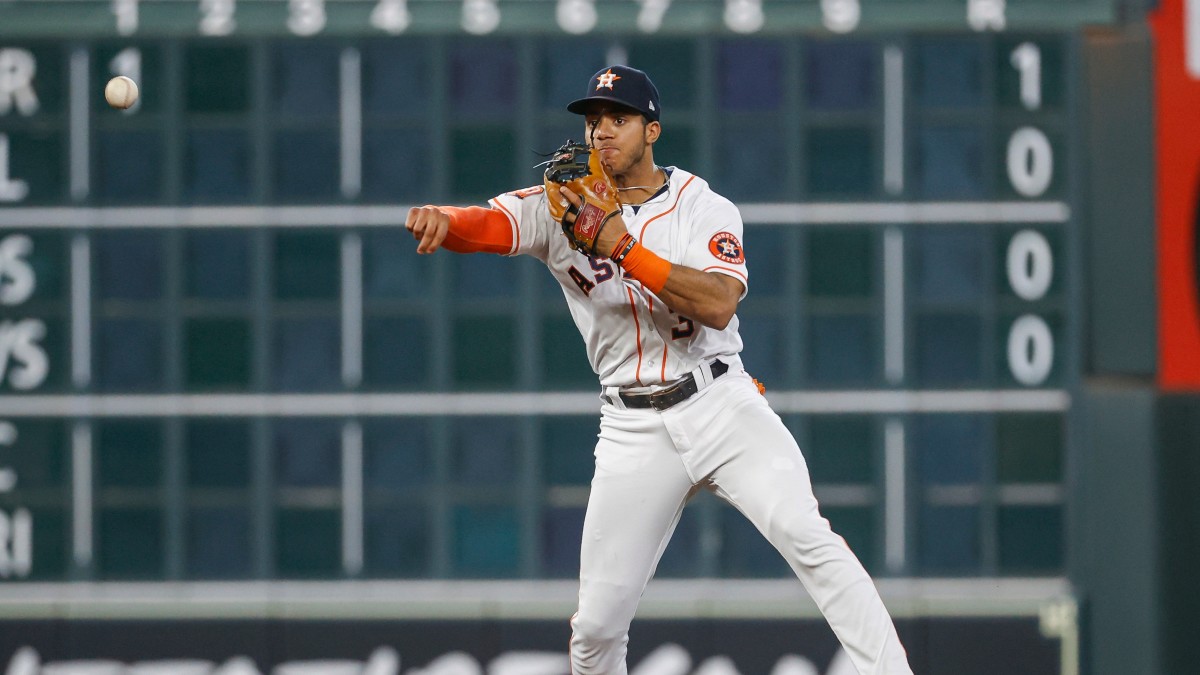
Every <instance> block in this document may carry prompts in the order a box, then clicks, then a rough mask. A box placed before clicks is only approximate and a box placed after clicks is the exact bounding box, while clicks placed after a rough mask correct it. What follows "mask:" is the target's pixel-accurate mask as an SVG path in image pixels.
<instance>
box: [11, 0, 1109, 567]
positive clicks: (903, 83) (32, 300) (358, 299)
mask: <svg viewBox="0 0 1200 675" xmlns="http://www.w3.org/2000/svg"><path fill="white" fill-rule="evenodd" d="M1112 5H1113V3H1111V2H1103V1H1099V0H1072V1H1065V0H1064V1H1059V2H1049V1H1036V0H1029V1H1025V2H1022V1H1020V0H1008V2H1004V1H1003V0H967V2H962V1H961V0H957V1H955V2H949V1H945V2H943V1H939V0H912V1H911V2H904V1H887V2H885V1H883V0H879V1H876V2H873V1H872V0H861V2H860V1H859V0H822V1H820V2H817V1H816V0H813V1H812V2H782V1H772V0H762V1H759V0H727V1H721V2H718V1H716V0H693V1H691V2H689V1H685V0H677V1H676V2H670V1H668V0H640V1H638V2H634V1H623V0H612V1H606V0H597V1H595V2H592V1H590V0H559V1H558V2H552V1H549V0H527V1H520V0H511V1H509V0H499V1H497V0H465V1H464V2H457V1H454V2H452V1H450V0H447V1H445V2H429V1H426V2H422V1H419V0H412V1H409V2H405V1H404V0H371V1H369V2H368V1H366V0H362V1H359V0H346V1H344V2H334V1H332V0H331V1H329V2H321V1H319V0H292V1H284V0H278V1H275V2H265V1H263V2H253V1H247V0H240V1H237V2H235V0H200V1H199V2H182V1H179V2H163V1H156V0H141V1H138V0H114V1H112V2H109V1H105V2H99V1H97V2H86V1H82V2H58V1H56V0H46V1H43V2H27V1H20V0H18V1H17V2H0V579H3V580H8V581H16V580H39V579H40V580H76V579H98V580H105V579H132V580H139V581H161V580H179V579H213V578H219V579H264V578H265V579H274V578H326V579H330V578H332V579H338V578H356V577H369V578H478V577H485V578H497V577H499V578H505V577H522V578H555V577H562V578H570V577H573V576H574V575H575V574H576V570H577V564H578V536H579V534H578V532H579V529H580V525H581V522H582V513H583V507H584V505H585V504H586V498H587V484H588V481H589V479H590V475H591V474H590V471H591V448H592V446H593V443H594V436H595V433H596V427H597V421H596V420H597V412H598V410H599V400H598V397H597V392H596V384H595V376H594V374H593V373H591V372H590V370H589V369H588V367H587V361H586V359H585V356H584V352H583V348H582V343H581V341H580V340H579V338H578V336H577V334H576V333H575V328H574V326H573V324H572V322H571V319H570V315H569V313H568V311H567V308H566V306H565V303H563V301H562V298H561V291H560V290H559V289H558V288H557V286H556V285H555V284H554V282H553V280H552V279H551V278H550V276H549V275H548V274H546V272H545V270H544V269H541V268H540V266H539V265H538V264H537V263H536V262H535V261H531V260H526V259H513V260H510V259H503V258H499V257H495V256H482V255H472V256H454V255H436V256H430V257H421V256H417V255H416V254H415V252H414V250H413V248H414V246H413V244H412V242H411V239H410V238H409V237H408V236H407V235H406V234H405V232H404V230H403V222H404V218H405V216H406V214H407V210H408V207H409V206H410V205H413V204H423V203H431V202H432V203H457V204H469V203H479V202H481V201H482V200H484V199H486V198H487V197H489V196H491V195H494V194H497V193H499V192H503V191H507V190H510V189H514V188H518V187H522V186H524V185H530V184H534V183H537V182H539V181H540V178H539V174H538V173H537V170H536V169H534V168H533V167H534V165H535V164H537V163H538V162H539V161H540V159H539V156H538V154H537V153H538V152H546V151H547V150H550V149H553V148H554V147H557V146H558V145H559V144H560V143H561V142H562V141H563V140H564V139H566V138H567V137H569V136H572V135H575V134H578V133H579V132H580V131H581V129H580V127H579V124H580V122H579V120H578V119H577V118H575V117H574V116H572V115H570V114H568V113H566V112H565V111H564V110H563V106H564V104H565V102H566V101H569V100H571V99H573V98H576V97H577V96H578V95H579V93H580V92H581V91H582V87H583V83H585V82H586V81H587V78H588V77H589V76H590V75H591V73H593V72H594V71H595V70H596V69H597V68H599V67H601V66H603V65H605V64H606V63H612V62H617V61H622V62H627V63H629V64H631V65H634V66H636V67H640V68H643V69H645V70H647V71H648V72H649V73H650V74H651V76H652V77H653V78H654V79H655V81H656V83H658V84H659V86H660V89H661V91H662V100H663V105H664V107H665V109H664V112H663V123H664V133H663V136H662V139H661V141H660V143H659V144H658V145H657V146H656V149H655V158H656V160H657V161H659V162H660V163H662V164H666V165H678V166H680V167H683V168H686V169H689V170H692V171H695V172H696V173H698V174H700V175H701V176H703V177H705V178H706V179H708V180H709V181H710V182H711V183H712V185H713V186H714V188H715V189H716V190H717V191H718V192H720V193H722V194H725V195H726V196H728V197H730V198H731V199H733V200H734V201H735V202H736V203H737V204H738V206H739V208H740V209H741V212H742V215H743V217H744V220H745V221H746V250H747V257H748V260H749V264H750V265H751V267H752V268H753V270H754V278H753V282H752V283H751V287H750V293H749V296H748V297H747V298H746V299H745V301H743V303H742V304H741V306H740V308H739V312H738V315H739V317H740V319H741V324H742V334H743V337H744V340H745V343H746V351H745V352H744V360H745V362H746V364H747V368H748V370H749V371H750V372H751V374H753V375H755V376H756V377H757V378H758V379H760V380H762V381H764V382H765V384H766V386H767V388H768V396H769V397H770V399H771V401H772V404H773V405H774V407H775V408H776V410H777V411H779V412H780V414H781V415H782V416H783V417H784V418H785V421H786V422H787V423H788V425H789V426H790V427H791V428H792V429H793V431H794V432H795V434H796V436H797V439H798V440H799V442H800V444H801V447H802V448H803V449H804V450H805V453H806V457H807V458H808V461H809V464H810V468H811V470H812V473H813V478H814V481H815V483H816V492H817V496H818V498H819V499H821V501H822V504H823V507H824V511H825V512H826V513H827V515H828V516H829V518H830V519H831V520H832V521H833V524H834V527H835V529H837V530H838V531H839V532H842V533H843V534H844V535H845V536H846V538H847V539H848V540H849V542H850V543H851V545H852V547H853V548H854V549H855V551H856V552H857V553H858V554H859V556H860V557H861V558H862V559H863V560H864V563H865V564H866V565H867V566H868V568H869V569H871V571H872V572H873V573H874V574H877V575H883V576H902V577H908V576H945V575H953V576H967V577H994V576H998V575H1000V576H1045V577H1061V576H1062V575H1063V574H1064V568H1065V560H1066V555H1067V552H1066V541H1067V536H1066V519H1067V514H1066V504H1067V501H1068V499H1067V494H1066V490H1067V483H1068V481H1067V476H1066V469H1065V467H1066V465H1067V463H1068V456H1069V449H1070V447H1071V444H1070V443H1069V442H1068V441H1069V436H1068V433H1067V429H1068V427H1069V420H1070V414H1071V400H1072V392H1074V391H1076V390H1077V387H1078V380H1079V372H1080V365H1079V355H1078V353H1077V350H1078V345H1079V343H1080V340H1079V332H1080V321H1081V319H1080V317H1079V316H1078V314H1077V312H1078V309H1077V308H1079V307H1081V305H1082V303H1081V301H1080V294H1081V289H1080V279H1081V273H1080V270H1079V250H1080V243H1079V241H1080V228H1081V223H1080V221H1079V216H1078V213H1079V212H1080V209H1079V203H1080V200H1081V194H1082V177H1081V172H1079V171H1078V165H1079V163H1080V162H1081V159H1082V153H1081V151H1080V147H1081V142H1082V141H1081V132H1080V130H1079V125H1078V124H1077V123H1076V121H1075V120H1076V118H1077V116H1078V113H1079V107H1080V103H1079V100H1080V96H1079V92H1078V91H1077V86H1078V85H1077V82H1079V80H1080V78H1079V77H1078V70H1079V53H1080V29H1081V26H1082V25H1083V24H1084V23H1088V22H1104V21H1109V20H1111V18H1112V14H1113V6H1112ZM118 74H121V75H127V76H129V77H131V78H133V79H134V80H135V81H137V82H138V84H139V86H140V87H141V90H142V99H141V100H140V101H139V103H138V104H137V105H136V106H135V107H133V108H132V109H130V110H128V111H118V110H113V109H110V108H108V107H107V106H105V105H103V98H102V96H101V92H102V89H103V84H104V82H105V81H107V79H108V78H109V77H112V76H113V75H118ZM759 539H760V538H759V537H758V535H757V533H755V532H754V531H753V528H752V527H751V526H749V524H747V523H745V522H743V520H742V519H741V518H740V516H739V515H738V514H737V513H736V512H734V511H733V510H732V509H729V508H727V507H725V506H724V505H722V504H721V503H719V502H717V501H716V500H715V499H710V498H707V497H704V498H700V499H698V500H697V501H696V502H695V503H694V504H693V505H692V506H690V507H689V508H688V509H687V510H686V513H685V516H684V518H683V521H682V522H681V524H680V526H679V532H678V535H677V536H676V537H675V541H674V543H673V544H672V545H671V547H670V548H669V549H668V551H667V553H666V555H665V557H664V559H663V563H662V565H661V566H660V575H663V576H668V577H711V576H725V577H775V576H787V575H789V574H790V571H789V570H788V569H787V568H786V566H785V565H784V564H783V562H782V561H781V560H777V558H778V556H777V555H776V554H775V553H774V552H773V551H772V550H770V549H769V547H768V545H767V544H766V543H765V542H761V541H760V540H759Z"/></svg>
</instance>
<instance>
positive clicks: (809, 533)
mask: <svg viewBox="0 0 1200 675" xmlns="http://www.w3.org/2000/svg"><path fill="white" fill-rule="evenodd" d="M772 529H773V530H774V533H775V534H774V537H773V539H774V540H775V541H774V542H773V543H774V544H775V545H776V547H778V548H779V549H780V550H781V551H787V550H792V551H795V553H796V555H797V556H798V557H799V558H800V561H801V562H802V563H803V564H804V565H805V566H808V567H813V566H817V565H820V564H821V563H823V562H825V561H827V560H830V559H837V558H841V557H843V556H844V555H845V550H846V548H847V546H846V541H845V540H844V539H842V538H841V537H840V536H839V535H838V534H837V533H835V532H834V531H833V530H832V529H831V528H830V526H829V521H828V520H825V519H824V518H822V517H820V516H818V515H809V514H804V515H795V516H791V517H788V518H784V519H781V520H780V521H778V522H777V523H775V526H774V527H773V528H772Z"/></svg>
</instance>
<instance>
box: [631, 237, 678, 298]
mask: <svg viewBox="0 0 1200 675" xmlns="http://www.w3.org/2000/svg"><path fill="white" fill-rule="evenodd" d="M621 267H624V268H625V271H626V272H629V276H631V277H633V278H634V279H637V280H638V281H640V282H642V283H643V284H646V288H649V289H650V291H651V292H653V293H656V294H657V293H659V292H660V291H662V289H663V286H666V285H667V277H668V276H670V274H671V262H670V261H668V260H664V259H663V258H660V257H659V256H658V254H657V253H655V252H654V251H651V250H650V249H648V248H646V247H645V246H642V243H641V242H634V244H633V248H631V249H630V250H629V253H627V254H626V255H625V260H623V261H621Z"/></svg>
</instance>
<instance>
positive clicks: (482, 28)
mask: <svg viewBox="0 0 1200 675" xmlns="http://www.w3.org/2000/svg"><path fill="white" fill-rule="evenodd" d="M327 1H328V0H287V7H288V10H287V19H286V23H287V28H288V30H289V31H291V32H292V33H293V34H294V35H299V36H301V37H308V36H312V35H317V34H319V33H320V32H321V31H323V30H325V26H326V24H327V19H328V17H327V15H326V3H327ZM598 1H602V0H557V1H556V2H555V11H554V17H555V22H556V23H557V24H558V27H559V28H560V29H562V30H563V31H565V32H567V33H570V34H573V35H579V34H583V33H587V32H589V31H591V30H592V29H593V28H595V27H596V24H597V22H598V18H599V15H598V13H597V10H596V3H597V2H598ZM636 2H637V4H638V12H637V20H636V22H637V28H638V30H640V31H642V32H643V33H656V32H658V31H659V30H660V29H661V28H662V26H663V22H664V20H665V17H666V14H667V11H668V10H669V9H670V8H671V5H672V2H673V0H636ZM138 3H139V0H112V4H111V10H112V14H113V17H114V19H115V22H116V29H117V32H118V33H119V34H121V35H133V34H134V33H136V32H137V30H138V25H139V15H138ZM461 3H462V5H461V26H462V29H463V30H465V31H466V32H468V33H471V34H473V35H486V34H488V33H491V32H493V31H495V30H496V29H497V28H498V27H499V26H500V22H501V18H502V10H501V8H500V4H499V0H461ZM197 8H198V12H199V22H198V24H197V30H198V31H199V33H200V34H201V35H207V36H213V37H219V36H224V35H230V34H232V33H233V32H234V31H236V30H237V0H198V2H197ZM820 11H821V23H822V25H823V26H824V27H825V28H826V29H828V30H829V31H831V32H833V33H849V32H851V31H854V30H855V29H857V28H858V26H859V24H860V22H861V21H862V17H863V7H862V0H820ZM722 19H723V22H724V24H725V27H726V28H728V29H729V30H731V31H733V32H735V33H756V32H758V31H759V30H762V28H763V25H764V24H765V21H766V19H765V16H764V12H763V0H725V2H724V11H723V12H722ZM964 19H965V21H966V24H967V25H968V26H969V27H970V28H972V29H973V30H977V31H988V30H1004V29H1005V26H1006V24H1007V5H1006V0H966V6H965V16H964ZM369 22H370V25H371V26H372V27H373V28H375V29H377V30H381V31H383V32H386V33H390V34H392V35H397V34H400V33H403V32H405V31H406V30H408V29H409V27H410V26H411V25H412V14H411V12H410V10H409V2H408V0H376V1H375V5H374V7H372V9H371V12H370V16H369Z"/></svg>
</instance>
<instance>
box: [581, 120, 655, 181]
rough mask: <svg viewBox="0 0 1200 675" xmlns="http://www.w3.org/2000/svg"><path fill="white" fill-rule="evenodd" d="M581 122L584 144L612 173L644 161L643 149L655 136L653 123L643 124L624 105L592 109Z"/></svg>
mask: <svg viewBox="0 0 1200 675" xmlns="http://www.w3.org/2000/svg"><path fill="white" fill-rule="evenodd" d="M584 124H585V125H586V131H587V139H588V145H590V146H592V147H593V148H595V149H596V150H597V151H598V152H599V153H600V161H601V163H602V164H604V167H605V168H606V169H608V171H609V173H611V174H613V175H614V176H619V175H622V174H625V173H628V172H629V171H630V170H632V169H633V168H634V167H637V166H638V165H640V164H642V163H643V162H645V161H647V150H648V149H649V148H650V146H651V145H652V144H653V143H654V141H655V139H657V138H658V128H659V125H658V123H657V122H650V123H649V124H647V123H646V118H644V117H642V115H641V113H638V112H635V111H633V110H628V109H624V108H595V109H593V110H591V111H589V112H588V113H587V114H586V115H585V116H584Z"/></svg>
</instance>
